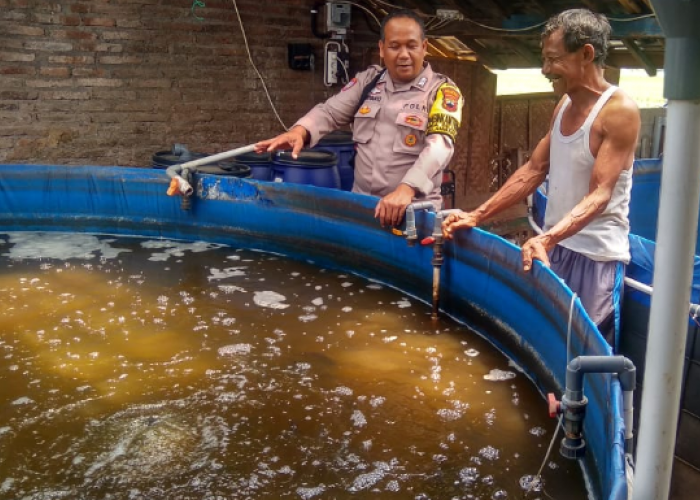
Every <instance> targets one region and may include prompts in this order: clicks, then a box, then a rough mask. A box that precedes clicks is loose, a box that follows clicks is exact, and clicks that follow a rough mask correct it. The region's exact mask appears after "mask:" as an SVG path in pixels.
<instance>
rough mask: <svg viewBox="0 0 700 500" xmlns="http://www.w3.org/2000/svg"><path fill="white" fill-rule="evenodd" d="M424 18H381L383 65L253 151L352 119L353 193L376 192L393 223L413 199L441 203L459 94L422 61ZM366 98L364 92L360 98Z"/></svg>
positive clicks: (294, 144) (293, 144)
mask: <svg viewBox="0 0 700 500" xmlns="http://www.w3.org/2000/svg"><path fill="white" fill-rule="evenodd" d="M427 45H428V41H427V40H426V38H425V27H424V24H423V20H422V19H421V18H420V17H418V16H417V15H416V14H415V13H414V12H413V11H410V10H397V11H393V12H391V13H390V14H389V15H387V16H386V17H385V18H384V19H383V20H382V25H381V30H380V41H379V54H380V56H381V57H382V58H383V59H384V63H385V65H386V70H384V69H383V68H382V67H381V66H370V67H369V68H368V69H367V70H365V71H363V72H361V73H358V74H357V75H356V76H355V78H353V79H352V80H350V81H349V82H348V83H347V85H345V87H343V89H342V90H341V92H340V93H338V94H337V95H335V96H333V97H331V98H330V99H328V100H327V101H326V102H324V103H321V104H318V105H317V106H316V107H314V108H313V109H312V110H311V111H310V112H309V113H308V114H306V115H305V116H304V117H303V118H301V119H300V120H299V121H298V122H296V123H295V124H294V126H292V128H290V129H289V131H287V132H285V133H283V134H281V135H279V136H277V137H274V138H272V139H268V140H265V141H261V142H259V143H257V144H256V151H257V152H265V151H274V150H276V149H289V148H291V149H292V156H294V157H296V155H297V153H299V151H300V150H301V149H302V147H304V146H308V147H313V146H314V145H316V143H318V141H319V140H320V139H321V138H322V137H323V136H324V135H325V134H327V133H329V132H331V131H333V130H337V129H339V128H340V127H342V126H345V125H348V124H351V123H352V124H353V140H354V142H355V144H356V155H355V182H354V185H353V189H352V190H353V192H355V193H362V194H370V195H375V196H379V197H381V200H379V203H378V204H377V207H376V209H375V214H374V216H375V217H376V218H379V220H380V222H381V224H382V225H383V226H388V225H394V226H395V225H399V224H400V223H401V220H402V219H403V216H404V213H405V211H406V207H407V206H408V205H409V204H410V203H412V202H414V201H426V200H427V201H431V202H433V204H434V205H435V207H436V209H438V210H439V209H440V208H441V207H442V196H441V195H440V185H441V182H442V171H443V169H444V168H445V167H446V166H447V165H448V163H449V162H450V159H451V158H452V155H453V153H454V141H455V137H456V135H457V129H458V128H459V126H460V123H461V119H462V106H463V99H462V95H461V93H460V91H459V89H458V88H457V86H456V85H455V84H454V83H453V82H452V81H450V80H449V79H448V78H447V77H445V76H443V75H440V74H438V73H435V72H434V71H433V70H432V69H431V67H430V64H428V63H426V62H425V60H424V59H425V54H426V49H427ZM363 97H364V99H363Z"/></svg>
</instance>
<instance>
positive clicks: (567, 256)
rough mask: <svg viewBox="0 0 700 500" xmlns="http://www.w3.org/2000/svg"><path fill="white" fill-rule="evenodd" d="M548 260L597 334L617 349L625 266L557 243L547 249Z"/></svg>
mask: <svg viewBox="0 0 700 500" xmlns="http://www.w3.org/2000/svg"><path fill="white" fill-rule="evenodd" d="M549 260H550V262H551V269H552V271H554V272H555V273H556V275H557V276H559V277H560V278H561V279H563V280H564V282H565V283H566V284H567V285H568V287H569V288H571V290H572V291H573V292H576V294H577V295H578V297H579V299H580V300H581V304H583V308H584V309H585V310H586V312H587V313H588V316H590V318H591V319H592V320H593V322H594V323H595V324H596V325H597V326H598V330H600V333H601V334H602V335H603V337H604V338H605V340H606V341H607V342H608V344H610V345H611V346H612V348H613V350H617V348H618V346H619V337H620V304H621V302H622V288H623V285H624V277H625V265H624V264H623V263H622V262H618V261H607V262H601V261H595V260H592V259H589V258H588V257H585V256H583V255H581V254H579V253H576V252H574V251H573V250H569V249H568V248H564V247H561V246H559V245H557V246H556V247H554V250H552V251H551V252H550V254H549Z"/></svg>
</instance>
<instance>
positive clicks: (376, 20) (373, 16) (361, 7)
mask: <svg viewBox="0 0 700 500" xmlns="http://www.w3.org/2000/svg"><path fill="white" fill-rule="evenodd" d="M348 3H349V4H350V5H354V6H355V7H357V8H358V9H361V10H362V11H363V12H365V13H366V14H368V15H370V16H371V17H372V19H374V21H375V22H376V23H377V26H380V27H381V25H382V23H381V21H380V20H379V18H378V17H377V16H376V15H375V14H374V12H372V10H371V9H368V8H367V7H365V6H364V5H362V4H359V3H357V2H351V1H348Z"/></svg>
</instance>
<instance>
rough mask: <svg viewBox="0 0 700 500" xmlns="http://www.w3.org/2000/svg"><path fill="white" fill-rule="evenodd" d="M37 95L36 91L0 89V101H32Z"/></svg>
mask: <svg viewBox="0 0 700 500" xmlns="http://www.w3.org/2000/svg"><path fill="white" fill-rule="evenodd" d="M38 96H39V94H38V92H34V91H31V92H29V91H12V90H2V91H0V100H1V101H33V100H35V99H37V98H38Z"/></svg>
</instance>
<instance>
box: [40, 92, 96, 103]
mask: <svg viewBox="0 0 700 500" xmlns="http://www.w3.org/2000/svg"><path fill="white" fill-rule="evenodd" d="M39 97H40V98H41V99H50V100H57V101H61V100H69V101H71V100H82V99H90V92H88V91H70V90H56V91H43V92H41V93H40V96H39Z"/></svg>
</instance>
